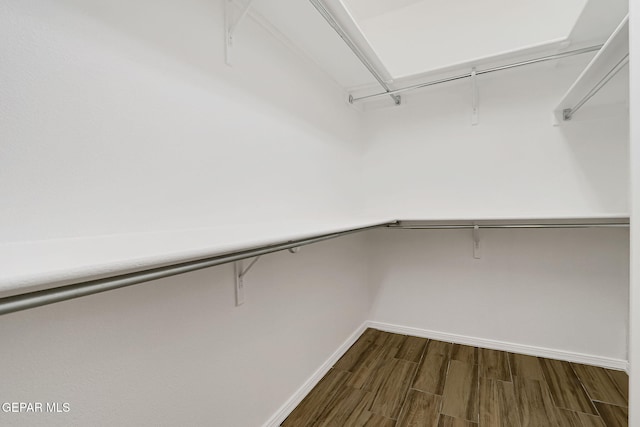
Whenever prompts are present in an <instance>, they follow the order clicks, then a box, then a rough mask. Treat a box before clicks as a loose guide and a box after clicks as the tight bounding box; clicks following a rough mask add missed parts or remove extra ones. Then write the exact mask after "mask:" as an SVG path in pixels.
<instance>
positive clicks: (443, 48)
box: [343, 0, 586, 79]
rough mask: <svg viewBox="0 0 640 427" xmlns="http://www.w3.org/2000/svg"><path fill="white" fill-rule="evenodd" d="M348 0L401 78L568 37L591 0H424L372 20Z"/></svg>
mask: <svg viewBox="0 0 640 427" xmlns="http://www.w3.org/2000/svg"><path fill="white" fill-rule="evenodd" d="M343 2H344V4H345V6H346V7H347V9H349V10H350V11H351V12H352V15H353V17H354V18H355V21H356V23H357V24H358V26H359V28H360V30H361V31H362V32H363V34H364V36H365V37H366V38H367V40H368V42H369V44H370V45H371V47H372V48H373V50H374V51H375V52H376V53H377V55H378V57H379V58H380V60H381V61H382V63H383V64H384V65H385V66H386V68H387V70H388V71H389V73H390V74H391V76H393V78H394V79H400V78H404V77H408V76H413V75H416V74H421V73H425V72H432V71H435V70H440V69H443V68H449V67H452V66H455V65H456V64H464V63H468V62H470V61H478V60H482V59H484V58H490V57H495V56H497V55H502V54H504V53H508V52H517V51H520V50H522V49H525V48H530V47H534V46H541V45H547V44H552V43H558V42H562V41H565V40H566V39H567V38H568V36H569V33H570V32H571V30H572V28H573V26H574V24H575V22H576V20H577V19H578V17H579V15H580V13H581V12H582V9H583V7H584V5H585V3H586V0H562V1H558V0H536V1H531V0H482V1H479V0H456V1H451V0H420V1H414V2H412V3H411V4H408V5H402V4H398V5H397V6H398V7H394V8H388V9H387V10H386V12H385V13H381V14H378V15H377V16H373V17H367V18H363V17H361V16H359V11H360V9H365V8H364V7H362V4H361V3H362V0H343ZM373 3H374V4H375V3H380V1H379V0H378V1H374V2H373ZM385 3H386V4H390V3H394V4H395V2H391V1H387V2H385ZM354 5H358V6H357V7H356V8H355V9H354V8H353V6H354ZM365 10H366V9H365Z"/></svg>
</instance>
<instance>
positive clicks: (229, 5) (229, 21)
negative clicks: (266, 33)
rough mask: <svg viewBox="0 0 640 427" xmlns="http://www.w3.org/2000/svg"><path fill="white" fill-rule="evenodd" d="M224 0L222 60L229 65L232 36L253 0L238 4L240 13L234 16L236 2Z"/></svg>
mask: <svg viewBox="0 0 640 427" xmlns="http://www.w3.org/2000/svg"><path fill="white" fill-rule="evenodd" d="M223 1H224V62H225V64H227V65H228V66H231V51H232V50H233V36H234V35H235V32H236V29H237V28H238V25H239V24H240V22H241V21H242V20H243V19H244V17H245V16H247V13H248V12H249V7H251V2H252V1H253V0H248V1H247V2H246V4H244V5H239V4H238V7H240V13H239V14H238V15H237V16H236V4H237V3H236V2H235V1H234V0H223Z"/></svg>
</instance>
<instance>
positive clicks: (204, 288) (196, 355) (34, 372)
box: [0, 235, 371, 427]
mask: <svg viewBox="0 0 640 427" xmlns="http://www.w3.org/2000/svg"><path fill="white" fill-rule="evenodd" d="M362 238H363V236H362V235H359V236H350V237H346V238H343V239H340V240H332V241H328V242H323V243H318V244H315V245H311V246H306V247H304V248H302V250H301V251H300V252H299V253H298V254H295V255H292V254H289V253H288V252H285V253H278V254H272V255H267V256H264V257H263V258H262V259H261V260H260V261H259V262H258V263H257V264H256V265H255V266H254V267H253V268H252V269H251V271H250V272H249V273H248V274H247V276H246V281H245V288H246V302H245V304H244V305H243V306H240V307H234V293H233V266H232V265H225V266H220V267H215V268H212V269H207V270H202V271H199V272H194V273H189V274H185V275H181V276H176V277H173V278H168V279H163V280H159V281H154V282H149V283H147V284H143V285H138V286H134V287H131V288H126V289H121V290H118V291H112V292H107V293H104V294H98V295H94V296H91V297H86V298H80V299H77V300H72V301H67V302H64V303H59V304H54V305H50V306H47V307H42V308H38V309H33V310H29V311H24V312H20V313H15V314H11V315H6V316H3V317H2V321H0V342H2V343H3V345H2V357H1V360H2V363H0V377H1V378H2V386H1V387H0V395H1V397H0V400H1V401H2V402H13V401H15V402H20V401H24V402H34V401H35V402H68V403H70V405H71V411H70V412H69V413H67V414H46V413H43V414H5V413H3V412H1V411H0V424H1V425H3V426H13V425H20V426H24V425H29V426H38V425H41V426H58V425H59V426H67V425H92V426H114V425H119V426H143V425H145V426H151V425H182V426H203V425H211V426H229V427H232V426H238V427H246V426H259V425H262V424H263V423H264V422H265V421H266V420H267V419H269V417H270V416H271V415H272V414H273V413H275V412H276V410H277V409H278V408H279V407H280V406H281V405H282V404H283V403H284V402H285V401H286V400H287V399H289V397H291V395H293V393H294V392H295V391H296V390H297V389H298V388H299V387H300V386H301V385H302V384H303V382H304V381H306V380H307V379H308V378H309V377H310V376H311V375H312V374H313V373H314V372H315V370H316V369H318V368H319V367H320V366H321V365H322V364H323V363H324V362H325V361H326V360H327V358H328V357H329V356H330V355H331V354H332V353H333V352H334V351H335V350H336V349H337V348H338V347H339V346H340V345H341V344H342V343H343V342H344V341H345V340H346V339H347V338H348V337H349V336H350V335H351V334H352V333H353V332H354V331H355V330H356V329H357V328H358V327H359V326H360V325H361V324H362V322H363V320H364V319H366V314H367V312H368V310H369V307H370V304H371V298H370V297H371V296H370V288H369V286H368V284H367V283H366V282H365V277H366V271H365V269H366V263H365V261H364V256H363V255H359V254H361V253H362V251H361V247H362V245H363V242H362Z"/></svg>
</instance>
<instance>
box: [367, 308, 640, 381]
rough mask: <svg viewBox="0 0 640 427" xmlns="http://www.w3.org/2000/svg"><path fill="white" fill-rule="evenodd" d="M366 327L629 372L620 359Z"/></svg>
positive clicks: (400, 328)
mask: <svg viewBox="0 0 640 427" xmlns="http://www.w3.org/2000/svg"><path fill="white" fill-rule="evenodd" d="M366 325H367V327H369V328H373V329H379V330H381V331H385V332H393V333H396V334H404V335H413V336H416V337H422V338H429V339H434V340H439V341H446V342H452V343H455V344H465V345H471V346H474V347H482V348H489V349H492V350H502V351H508V352H510V353H520V354H528V355H530V356H537V357H546V358H549V359H556V360H565V361H567V362H574V363H582V364H585V365H594V366H600V367H602V368H608V369H616V370H622V371H627V372H628V370H629V366H628V362H627V361H626V360H622V359H613V358H608V357H601V356H593V355H589V354H582V353H572V352H568V351H563V350H553V349H549V348H544V347H535V346H529V345H524V344H515V343H510V342H504V341H496V340H489V339H484V338H475V337H469V336H465V335H457V334H450V333H446V332H437V331H430V330H428V329H420V328H413V327H410V326H401V325H394V324H391V323H383V322H374V321H368V322H366Z"/></svg>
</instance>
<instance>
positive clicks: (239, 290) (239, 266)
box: [233, 246, 300, 307]
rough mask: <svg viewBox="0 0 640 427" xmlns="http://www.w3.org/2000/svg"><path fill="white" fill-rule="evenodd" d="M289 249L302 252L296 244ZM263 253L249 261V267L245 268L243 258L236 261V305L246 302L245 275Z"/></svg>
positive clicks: (294, 252) (292, 251)
mask: <svg viewBox="0 0 640 427" xmlns="http://www.w3.org/2000/svg"><path fill="white" fill-rule="evenodd" d="M288 251H289V252H290V253H292V254H297V253H298V252H300V246H296V247H293V248H289V249H288ZM261 256H262V255H258V256H257V257H255V258H254V259H253V261H251V262H250V263H249V265H248V266H247V268H244V263H243V262H242V260H240V261H236V262H235V263H234V264H233V265H234V276H235V282H236V288H235V290H236V307H238V306H240V305H242V304H244V276H246V275H247V273H248V272H249V270H251V267H253V266H254V265H256V263H257V262H258V260H259V259H260V257H261Z"/></svg>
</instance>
